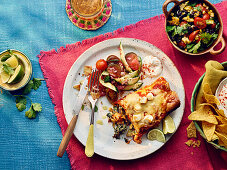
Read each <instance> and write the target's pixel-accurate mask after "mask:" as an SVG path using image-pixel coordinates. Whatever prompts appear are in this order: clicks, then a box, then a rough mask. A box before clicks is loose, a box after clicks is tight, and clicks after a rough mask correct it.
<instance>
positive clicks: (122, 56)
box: [120, 42, 132, 73]
mask: <svg viewBox="0 0 227 170" xmlns="http://www.w3.org/2000/svg"><path fill="white" fill-rule="evenodd" d="M120 59H121V61H122V63H123V64H124V66H125V69H126V70H127V71H128V72H130V73H131V72H132V69H131V68H130V67H129V65H128V63H127V61H126V59H125V53H124V49H123V46H122V44H121V42H120Z"/></svg>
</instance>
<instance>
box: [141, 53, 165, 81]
mask: <svg viewBox="0 0 227 170" xmlns="http://www.w3.org/2000/svg"><path fill="white" fill-rule="evenodd" d="M142 63H143V64H142V71H143V73H144V75H145V76H148V77H151V78H152V77H157V76H159V75H160V74H161V73H162V70H163V66H162V63H161V61H160V60H159V59H158V58H157V57H154V56H146V57H144V58H143V60H142Z"/></svg>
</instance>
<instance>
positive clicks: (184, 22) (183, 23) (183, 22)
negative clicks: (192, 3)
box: [180, 21, 188, 26]
mask: <svg viewBox="0 0 227 170" xmlns="http://www.w3.org/2000/svg"><path fill="white" fill-rule="evenodd" d="M187 23H188V22H187V21H182V22H181V23H180V26H182V25H185V24H187Z"/></svg>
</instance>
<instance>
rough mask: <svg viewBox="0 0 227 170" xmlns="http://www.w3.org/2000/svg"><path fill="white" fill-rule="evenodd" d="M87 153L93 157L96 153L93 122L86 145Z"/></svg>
mask: <svg viewBox="0 0 227 170" xmlns="http://www.w3.org/2000/svg"><path fill="white" fill-rule="evenodd" d="M85 154H86V155H87V157H92V156H93V155H94V125H93V124H91V125H90V127H89V132H88V137H87V143H86V146H85Z"/></svg>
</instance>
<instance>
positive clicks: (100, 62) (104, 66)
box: [96, 59, 107, 71]
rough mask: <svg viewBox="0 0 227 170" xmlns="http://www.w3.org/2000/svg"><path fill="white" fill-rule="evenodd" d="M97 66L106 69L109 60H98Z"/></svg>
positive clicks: (102, 69) (99, 68)
mask: <svg viewBox="0 0 227 170" xmlns="http://www.w3.org/2000/svg"><path fill="white" fill-rule="evenodd" d="M96 68H97V69H98V70H101V71H104V70H105V69H106V68H107V62H106V61H105V60H104V59H100V60H98V61H97V62H96Z"/></svg>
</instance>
